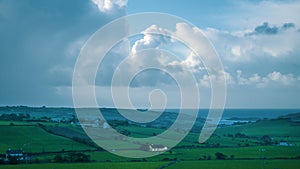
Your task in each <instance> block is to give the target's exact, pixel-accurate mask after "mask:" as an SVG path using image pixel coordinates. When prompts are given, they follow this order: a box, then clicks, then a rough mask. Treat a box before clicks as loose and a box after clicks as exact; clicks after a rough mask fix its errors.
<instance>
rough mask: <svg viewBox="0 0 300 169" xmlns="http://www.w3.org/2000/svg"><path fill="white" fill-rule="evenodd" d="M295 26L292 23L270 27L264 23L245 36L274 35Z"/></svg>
mask: <svg viewBox="0 0 300 169" xmlns="http://www.w3.org/2000/svg"><path fill="white" fill-rule="evenodd" d="M295 27H296V25H295V24H294V23H284V24H282V26H276V25H275V26H270V25H269V23H268V22H264V23H263V24H262V25H259V26H257V27H255V29H254V31H253V32H251V33H248V34H246V35H260V34H265V35H276V34H278V33H280V32H281V31H285V30H287V29H291V28H295Z"/></svg>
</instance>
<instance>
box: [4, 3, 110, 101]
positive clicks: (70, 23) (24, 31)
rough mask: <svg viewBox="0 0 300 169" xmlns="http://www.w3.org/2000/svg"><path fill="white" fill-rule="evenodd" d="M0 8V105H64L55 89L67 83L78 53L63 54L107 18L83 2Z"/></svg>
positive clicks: (19, 4)
mask: <svg viewBox="0 0 300 169" xmlns="http://www.w3.org/2000/svg"><path fill="white" fill-rule="evenodd" d="M0 10H1V11H0V37H1V38H0V79H1V81H0V82H1V85H0V95H1V97H0V104H1V105H6V104H32V105H34V104H43V103H40V102H44V104H50V105H51V104H52V105H57V104H64V103H63V101H62V100H60V99H59V98H57V95H56V93H55V87H57V86H70V85H71V79H72V69H73V67H74V64H75V61H76V57H77V54H78V51H79V50H77V51H75V52H73V53H71V54H67V53H66V51H67V50H68V48H70V45H71V44H72V43H74V42H76V41H78V40H81V41H84V40H86V39H87V38H88V37H89V36H90V35H91V34H92V33H94V32H95V31H96V30H97V29H98V28H99V27H101V26H102V25H104V24H105V23H107V22H108V21H110V20H111V18H110V17H108V16H105V15H104V14H101V13H100V12H99V11H98V9H97V7H96V6H94V5H93V4H92V3H91V2H90V1H86V0H73V1H61V0H43V1H40V0H26V1H18V0H2V1H1V0H0ZM75 47H78V48H80V46H78V45H77V46H75Z"/></svg>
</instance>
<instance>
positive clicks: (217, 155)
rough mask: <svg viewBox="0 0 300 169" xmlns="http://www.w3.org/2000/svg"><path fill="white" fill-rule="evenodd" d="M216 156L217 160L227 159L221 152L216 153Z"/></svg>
mask: <svg viewBox="0 0 300 169" xmlns="http://www.w3.org/2000/svg"><path fill="white" fill-rule="evenodd" d="M215 156H216V159H217V160H225V159H226V158H227V156H226V155H225V154H223V153H220V152H216V153H215Z"/></svg>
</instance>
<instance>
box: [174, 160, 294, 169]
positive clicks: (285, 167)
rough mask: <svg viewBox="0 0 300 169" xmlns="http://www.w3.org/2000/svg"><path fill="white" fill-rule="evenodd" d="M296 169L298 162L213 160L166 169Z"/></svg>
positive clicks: (186, 162)
mask: <svg viewBox="0 0 300 169" xmlns="http://www.w3.org/2000/svg"><path fill="white" fill-rule="evenodd" d="M262 166H263V168H264V169H277V168H278V169H279V168H280V169H297V168H299V166H300V160H266V161H264V162H263V163H262V161H261V160H230V161H226V160H221V161H220V160H219V161H217V160H214V161H182V162H179V163H176V164H174V165H172V166H170V167H168V169H183V168H188V169H201V168H204V169H255V168H257V169H260V168H262Z"/></svg>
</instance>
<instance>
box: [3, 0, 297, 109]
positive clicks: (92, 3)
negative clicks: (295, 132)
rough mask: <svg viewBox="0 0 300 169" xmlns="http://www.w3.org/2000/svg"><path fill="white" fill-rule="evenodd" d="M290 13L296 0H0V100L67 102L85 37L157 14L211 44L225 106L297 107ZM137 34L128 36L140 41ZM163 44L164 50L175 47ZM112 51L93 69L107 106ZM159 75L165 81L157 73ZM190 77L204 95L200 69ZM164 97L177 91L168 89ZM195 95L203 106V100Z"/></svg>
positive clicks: (144, 86)
mask: <svg viewBox="0 0 300 169" xmlns="http://www.w3.org/2000/svg"><path fill="white" fill-rule="evenodd" d="M298 11H300V1H290V0H289V1H238V2H237V1H226V0H225V1H196V0H193V1H188V2H185V1H181V0H162V1H154V0H143V1H140V0H129V1H128V2H127V1H123V0H116V1H109V0H106V1H103V0H74V1H68V0H67V1H60V0H44V1H39V0H23V1H17V0H0V78H1V81H0V82H1V85H0V95H1V97H0V105H31V106H41V105H47V106H72V105H73V103H72V92H71V86H72V73H73V70H74V65H75V63H76V59H77V57H78V54H79V52H80V49H81V48H82V46H83V45H84V43H85V42H86V40H87V39H88V38H89V37H90V36H91V35H92V34H93V33H94V32H95V31H97V30H98V29H99V28H101V27H102V26H103V25H105V24H106V23H108V22H110V21H112V20H113V19H115V18H118V17H120V16H124V15H126V14H134V13H137V12H163V13H169V14H172V15H176V16H179V17H182V18H184V19H186V20H188V21H189V22H190V23H192V24H193V25H195V26H197V27H198V28H200V29H201V31H202V32H203V33H204V34H205V35H206V37H207V38H208V40H210V41H211V43H212V44H213V45H214V47H215V49H216V51H217V53H218V54H219V56H220V59H221V61H222V63H223V66H224V71H225V74H226V79H227V100H226V107H236V108H239V107H244V108H299V107H300V104H299V101H298V100H300V83H299V82H300V49H299V47H298V46H300V36H299V35H300V17H299V12H298ZM149 29H150V28H149ZM153 29H155V30H159V28H153ZM145 36H146V35H145V34H144V35H143V36H139V37H138V38H140V39H136V40H140V44H143V42H145ZM143 38H144V39H143ZM149 39H150V41H151V40H152V41H151V43H152V44H153V45H154V46H152V47H157V48H166V45H161V43H160V44H155V43H154V42H158V40H160V39H157V38H156V37H151V36H149ZM149 39H148V40H149ZM133 44H134V42H133V43H132V46H131V47H132V49H133V48H134V47H133ZM168 45H170V46H168ZM168 45H167V47H170V48H171V49H172V45H175V46H176V44H168ZM136 47H139V48H143V46H141V45H140V46H136ZM148 47H149V46H148ZM150 47H151V46H150ZM116 48H117V47H116ZM118 56H119V53H114V52H111V53H110V55H109V58H108V59H107V61H106V62H105V65H104V66H103V67H101V68H100V70H98V71H99V74H98V76H97V79H96V84H97V85H98V86H99V89H98V91H96V92H98V93H99V95H98V96H97V98H98V99H99V100H98V101H99V105H101V106H113V104H112V102H111V100H110V99H107V98H109V95H110V94H109V90H108V88H107V82H108V81H109V80H107V78H108V79H109V77H110V76H111V73H112V72H111V71H112V69H113V66H111V65H113V64H114V63H115V62H116V60H118V59H120V58H119V57H118ZM186 59H187V60H185V62H184V61H183V62H182V63H188V65H189V66H191V65H192V66H194V67H193V68H195V65H196V66H199V67H201V66H200V65H201V64H200V63H198V62H197V60H195V59H194V58H193V57H190V58H188V57H187V56H186ZM188 59H190V60H188ZM188 61H189V62H188ZM133 62H134V61H133ZM197 64H199V65H197ZM196 71H197V70H196ZM154 73H155V72H154ZM106 76H107V77H106ZM153 76H154V77H158V76H156V75H155V74H152V76H151V73H150V74H149V77H148V76H144V77H141V78H140V79H137V81H136V82H135V83H136V84H135V85H136V86H135V88H133V89H132V90H136V93H140V95H135V96H133V98H132V100H133V102H135V103H134V104H135V105H136V106H141V107H143V106H147V105H148V104H147V103H146V102H147V99H141V98H145V96H147V92H148V91H150V89H151V88H148V87H149V86H152V87H153V85H155V84H157V83H156V82H155V81H152V80H151V79H154V78H153ZM147 77H148V78H147ZM159 78H160V80H161V81H169V80H168V78H167V77H165V76H164V75H161V76H159ZM149 79H150V80H149ZM139 82H141V83H139ZM198 83H199V86H201V91H202V94H203V98H206V97H207V98H209V91H210V89H209V87H208V86H209V85H207V84H208V81H207V78H206V76H205V75H204V74H199V81H198ZM108 84H109V83H108ZM167 95H168V96H170V97H171V98H176V97H177V96H178V94H176V93H175V94H174V92H172V91H170V92H169V94H168V92H167ZM141 100H143V101H141ZM169 100H170V102H174V103H170V107H172V106H174V105H176V104H175V102H177V101H176V99H174V100H173V99H169ZM203 100H204V101H203V102H204V104H203V105H204V107H208V106H209V101H205V99H203Z"/></svg>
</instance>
